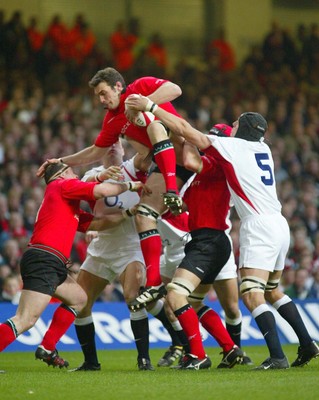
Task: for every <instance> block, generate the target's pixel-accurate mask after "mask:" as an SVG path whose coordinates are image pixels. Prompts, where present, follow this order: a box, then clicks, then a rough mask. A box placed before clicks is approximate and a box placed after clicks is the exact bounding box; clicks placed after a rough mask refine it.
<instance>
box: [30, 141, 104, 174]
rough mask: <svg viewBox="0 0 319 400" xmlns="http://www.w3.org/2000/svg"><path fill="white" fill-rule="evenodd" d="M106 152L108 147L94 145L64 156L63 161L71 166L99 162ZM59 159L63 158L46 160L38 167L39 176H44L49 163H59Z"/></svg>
mask: <svg viewBox="0 0 319 400" xmlns="http://www.w3.org/2000/svg"><path fill="white" fill-rule="evenodd" d="M105 152H106V148H104V147H97V146H95V145H92V146H90V147H86V148H85V149H83V150H81V151H79V152H77V153H74V154H71V155H69V156H63V157H62V161H63V162H64V163H65V164H67V165H69V166H70V167H74V166H77V165H87V164H92V163H94V162H98V161H99V160H100V159H101V158H102V157H103V156H104V154H105ZM59 161H61V158H51V159H50V160H47V161H45V162H44V163H43V164H42V165H41V166H40V168H39V169H38V171H37V176H43V174H44V169H45V167H46V165H47V164H49V163H51V164H52V163H58V162H59Z"/></svg>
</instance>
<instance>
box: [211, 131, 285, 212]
mask: <svg viewBox="0 0 319 400" xmlns="http://www.w3.org/2000/svg"><path fill="white" fill-rule="evenodd" d="M213 146H214V147H215V148H216V149H217V150H218V153H219V154H217V157H218V158H219V161H220V162H221V164H222V166H223V169H224V172H225V175H226V179H227V182H228V185H229V188H230V192H231V196H232V200H233V202H234V205H235V207H236V210H237V213H238V215H239V217H240V218H241V219H243V218H245V217H247V216H249V215H271V214H275V213H280V212H281V204H280V202H279V201H278V197H277V192H276V182H275V176H274V162H273V158H272V155H271V151H270V149H269V147H268V146H267V145H266V144H265V143H264V142H249V141H246V140H244V139H238V138H214V140H213ZM213 153H214V151H213ZM214 155H216V153H214Z"/></svg>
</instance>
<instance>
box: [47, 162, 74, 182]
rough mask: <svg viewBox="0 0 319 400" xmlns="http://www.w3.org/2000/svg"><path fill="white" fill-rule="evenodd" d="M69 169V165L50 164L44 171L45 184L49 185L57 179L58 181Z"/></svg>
mask: <svg viewBox="0 0 319 400" xmlns="http://www.w3.org/2000/svg"><path fill="white" fill-rule="evenodd" d="M68 168H69V166H68V165H66V164H64V163H61V162H58V163H54V164H53V163H52V164H48V165H47V166H46V167H45V171H44V180H45V183H46V184H48V183H50V182H52V181H54V180H55V179H57V178H58V177H59V176H60V175H61V174H62V173H63V172H64V171H66V170H67V169H68Z"/></svg>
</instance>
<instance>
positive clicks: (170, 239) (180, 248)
mask: <svg viewBox="0 0 319 400" xmlns="http://www.w3.org/2000/svg"><path fill="white" fill-rule="evenodd" d="M157 229H158V231H159V233H160V235H161V239H162V243H163V254H162V255H161V260H160V273H161V276H164V277H166V278H168V279H172V278H173V276H174V274H175V271H176V268H177V267H178V266H179V264H180V262H181V261H182V259H183V258H184V256H185V254H184V247H185V244H186V243H187V242H188V241H189V240H190V239H191V237H190V234H189V233H188V232H185V231H182V230H180V229H177V228H175V227H174V226H173V225H171V224H170V223H169V222H167V221H165V220H162V219H160V220H158V222H157Z"/></svg>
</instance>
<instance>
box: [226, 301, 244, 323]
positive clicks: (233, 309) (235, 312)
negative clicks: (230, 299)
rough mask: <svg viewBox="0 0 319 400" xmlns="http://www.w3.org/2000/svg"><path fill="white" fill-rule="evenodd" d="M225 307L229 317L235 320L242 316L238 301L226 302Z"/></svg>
mask: <svg viewBox="0 0 319 400" xmlns="http://www.w3.org/2000/svg"><path fill="white" fill-rule="evenodd" d="M223 309H224V311H225V314H226V316H227V318H228V319H230V320H233V319H237V318H239V317H240V315H241V313H240V310H239V307H238V303H237V302H236V303H227V302H226V303H225V304H224V305H223Z"/></svg>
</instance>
